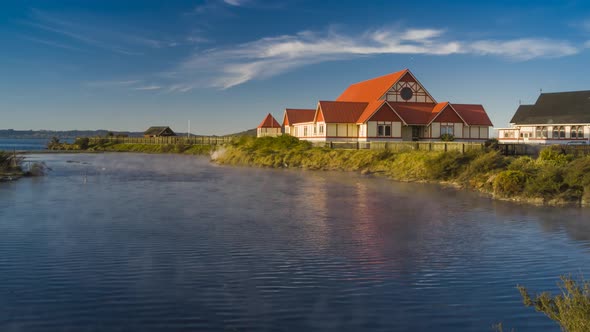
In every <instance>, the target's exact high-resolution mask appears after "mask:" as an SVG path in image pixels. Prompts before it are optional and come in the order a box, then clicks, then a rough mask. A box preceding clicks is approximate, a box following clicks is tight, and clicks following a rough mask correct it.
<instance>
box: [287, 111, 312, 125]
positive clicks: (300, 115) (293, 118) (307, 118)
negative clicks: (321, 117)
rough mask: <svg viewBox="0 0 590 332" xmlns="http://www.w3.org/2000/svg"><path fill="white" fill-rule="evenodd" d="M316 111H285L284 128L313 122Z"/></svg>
mask: <svg viewBox="0 0 590 332" xmlns="http://www.w3.org/2000/svg"><path fill="white" fill-rule="evenodd" d="M315 111H316V110H314V109H295V108H287V109H285V116H284V117H283V125H284V126H292V125H294V124H296V123H302V122H312V121H313V118H314V116H315Z"/></svg>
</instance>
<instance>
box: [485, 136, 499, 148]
mask: <svg viewBox="0 0 590 332" xmlns="http://www.w3.org/2000/svg"><path fill="white" fill-rule="evenodd" d="M484 146H485V147H486V149H489V150H499V149H500V142H498V139H496V138H490V139H488V140H486V141H485V143H484Z"/></svg>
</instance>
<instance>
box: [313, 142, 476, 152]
mask: <svg viewBox="0 0 590 332" xmlns="http://www.w3.org/2000/svg"><path fill="white" fill-rule="evenodd" d="M315 145H316V146H322V147H326V148H330V149H354V150H361V149H371V150H390V151H395V152H402V151H410V150H418V151H459V152H463V153H465V152H468V151H473V150H477V151H481V150H483V149H484V144H483V143H471V142H321V143H316V144H315Z"/></svg>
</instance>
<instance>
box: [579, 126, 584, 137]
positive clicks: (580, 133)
mask: <svg viewBox="0 0 590 332" xmlns="http://www.w3.org/2000/svg"><path fill="white" fill-rule="evenodd" d="M578 138H584V126H578Z"/></svg>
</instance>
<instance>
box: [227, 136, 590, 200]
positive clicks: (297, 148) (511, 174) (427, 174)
mask: <svg viewBox="0 0 590 332" xmlns="http://www.w3.org/2000/svg"><path fill="white" fill-rule="evenodd" d="M216 161H217V162H218V163H221V164H228V165H247V166H258V167H273V168H303V169H314V170H339V171H358V172H362V173H376V174H382V175H384V176H387V177H389V178H391V179H394V180H398V181H419V182H433V183H445V184H452V185H455V186H458V187H461V188H467V189H473V190H477V191H479V192H482V193H484V194H488V195H492V196H494V197H495V198H499V199H506V200H517V201H526V202H531V203H537V204H547V205H569V204H571V205H580V204H584V205H587V204H590V157H580V158H573V157H572V156H568V155H565V154H563V153H562V152H561V151H560V149H559V148H558V147H550V148H547V149H545V150H543V151H542V152H541V154H540V156H539V157H538V158H536V159H533V158H530V157H505V156H502V155H501V154H500V153H499V152H498V151H495V150H488V151H471V152H468V153H465V154H462V153H460V152H427V151H412V150H410V151H406V152H392V151H387V150H331V149H326V148H314V147H312V146H311V144H310V143H309V142H305V141H299V140H297V139H296V138H293V137H290V136H283V137H278V138H270V137H265V138H258V139H257V138H250V137H243V138H240V139H238V140H236V141H234V142H233V143H231V144H230V145H228V146H227V147H226V149H225V151H224V152H223V153H222V154H220V156H219V157H218V158H217V159H216Z"/></svg>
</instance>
